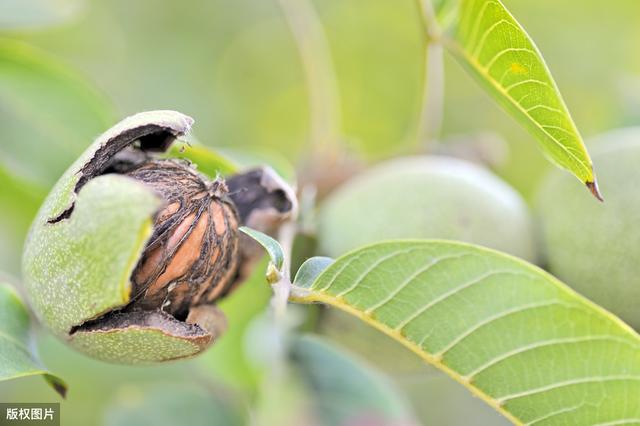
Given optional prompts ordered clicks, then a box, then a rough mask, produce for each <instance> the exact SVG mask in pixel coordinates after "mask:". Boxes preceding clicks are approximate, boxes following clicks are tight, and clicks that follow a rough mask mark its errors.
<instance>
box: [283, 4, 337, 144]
mask: <svg viewBox="0 0 640 426" xmlns="http://www.w3.org/2000/svg"><path fill="white" fill-rule="evenodd" d="M278 2H279V4H280V7H281V9H282V11H283V13H284V16H285V19H286V21H287V23H288V25H289V28H290V30H291V33H292V35H293V39H294V41H295V43H296V46H297V48H298V52H299V54H300V59H301V61H302V66H303V70H304V74H305V79H306V84H307V89H308V91H309V109H310V114H311V117H310V141H311V144H312V146H313V147H315V148H317V149H318V148H320V147H322V146H329V147H336V146H337V145H338V142H339V139H340V135H341V128H342V124H341V114H340V95H339V91H338V84H337V79H336V76H335V72H334V68H333V62H332V60H331V53H330V49H329V43H328V42H327V38H326V35H325V32H324V29H323V27H322V24H321V22H320V18H319V17H318V15H317V13H316V11H315V10H314V8H313V5H312V4H311V2H310V1H309V0H278Z"/></svg>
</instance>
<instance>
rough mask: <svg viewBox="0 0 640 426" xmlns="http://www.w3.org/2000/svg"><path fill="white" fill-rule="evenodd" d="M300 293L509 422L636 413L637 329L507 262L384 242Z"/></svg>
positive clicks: (472, 250) (579, 420)
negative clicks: (365, 328)
mask: <svg viewBox="0 0 640 426" xmlns="http://www.w3.org/2000/svg"><path fill="white" fill-rule="evenodd" d="M304 290H306V294H305V292H304ZM304 290H302V289H298V291H294V292H293V294H294V297H293V300H294V301H299V302H303V303H313V302H321V303H326V304H328V305H332V306H335V307H337V308H339V309H342V310H344V311H346V312H348V313H350V314H352V315H354V316H356V317H358V318H360V319H362V320H363V321H365V322H366V323H368V324H370V325H371V326H373V327H376V328H377V329H379V330H381V331H382V332H384V333H386V334H387V335H389V336H390V337H392V338H394V339H396V340H397V341H398V342H400V343H401V344H403V345H405V346H406V347H407V348H409V349H411V350H412V351H414V352H415V353H416V354H417V355H419V356H420V357H422V358H423V359H424V360H425V361H427V362H429V363H431V364H433V365H435V366H436V367H438V368H440V369H441V370H443V371H444V372H446V373H447V374H448V375H450V376H451V377H452V378H454V379H455V380H457V381H458V382H460V383H462V384H463V385H464V386H466V387H467V388H468V389H469V390H470V391H471V392H473V393H474V394H475V395H476V396H478V397H480V398H481V399H482V400H484V401H485V402H486V403H487V404H489V405H490V406H492V407H493V408H495V409H496V410H497V411H499V412H500V413H502V414H503V415H505V416H506V417H507V418H509V419H510V420H511V421H513V422H514V423H516V424H542V423H543V421H544V424H596V423H598V424H600V423H601V424H626V423H631V422H632V420H633V419H635V420H636V421H637V419H639V418H640V405H638V401H640V337H639V336H638V335H637V334H636V333H635V332H634V331H633V330H632V329H631V328H630V327H629V326H627V325H626V324H624V323H623V322H622V321H620V320H619V319H618V318H616V317H614V316H613V315H611V314H610V313H608V312H606V311H605V310H603V309H602V308H600V307H598V306H596V305H595V304H593V303H591V302H590V301H588V300H586V299H584V298H583V297H581V296H580V295H578V294H576V293H575V292H573V291H572V290H571V289H569V288H568V287H566V286H565V285H563V284H562V283H560V282H559V281H558V280H557V279H555V278H554V277H552V276H550V275H549V274H547V273H546V272H544V271H542V270H541V269H538V268H537V267H535V266H533V265H530V264H528V263H525V262H523V261H521V260H519V259H517V258H514V257H511V256H508V255H505V254H502V253H499V252H496V251H493V250H489V249H485V248H482V247H478V246H472V245H468V244H463V243H455V242H446V241H437V240H431V241H428V240H427V241H417V240H414V241H411V240H407V241H395V242H393V241H392V242H386V243H379V244H375V245H371V246H367V247H364V248H362V249H359V250H356V251H353V252H351V253H349V254H347V255H345V256H343V257H341V258H339V259H337V260H336V262H335V263H333V264H332V265H331V266H329V267H328V268H327V269H326V270H324V271H323V272H322V273H321V274H320V275H319V276H318V278H317V279H316V280H315V281H313V282H312V283H311V284H310V285H308V286H307V288H306V289H304Z"/></svg>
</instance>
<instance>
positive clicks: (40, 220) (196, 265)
mask: <svg viewBox="0 0 640 426" xmlns="http://www.w3.org/2000/svg"><path fill="white" fill-rule="evenodd" d="M192 122H193V120H192V119H191V118H189V117H187V116H185V115H182V114H180V113H177V112H174V111H152V112H147V113H140V114H136V115H135V116H132V117H129V118H127V119H125V120H123V121H122V122H120V123H118V124H117V125H116V126H114V127H113V128H112V129H110V130H109V131H107V132H106V133H105V134H103V135H102V136H100V137H99V138H98V140H97V141H96V142H95V143H94V144H93V145H92V146H91V147H90V148H89V149H88V150H87V151H86V152H85V153H84V154H83V155H82V156H81V157H80V158H79V159H78V160H77V161H76V163H75V164H74V165H72V166H71V167H70V169H69V170H68V171H67V172H66V173H65V174H64V175H63V176H62V177H61V179H60V181H59V182H58V183H57V184H56V186H55V187H54V188H53V190H52V192H51V193H50V194H49V196H48V197H47V200H46V201H45V203H44V205H43V206H42V208H41V210H40V212H39V213H38V216H37V218H36V220H35V221H34V223H33V225H32V228H31V231H30V234H29V237H28V239H27V241H26V243H25V251H24V256H23V276H24V279H25V285H26V289H27V292H28V295H29V298H30V300H31V305H32V307H33V310H34V312H35V313H36V315H37V316H38V317H39V319H40V320H41V322H42V323H43V324H44V325H46V326H47V327H49V328H50V329H51V330H52V331H53V332H54V333H55V334H56V335H57V336H58V337H60V338H61V339H63V340H65V341H66V342H68V343H69V344H70V345H71V346H73V347H74V348H76V349H78V350H80V351H82V352H84V353H86V354H88V355H91V356H94V357H96V358H100V359H102V360H106V361H110V362H117V363H127V364H137V363H149V362H159V361H166V360H171V359H178V358H184V357H190V356H194V355H196V354H197V353H200V352H201V351H203V350H204V349H206V348H207V347H208V346H209V345H211V343H213V342H214V341H215V340H216V339H217V338H218V337H219V336H220V335H221V334H222V333H223V331H224V330H225V328H226V319H225V317H224V315H223V314H222V312H221V311H220V310H219V309H218V308H217V302H218V301H219V300H220V298H222V297H225V296H228V295H229V294H230V293H231V291H232V289H233V288H236V287H237V286H238V284H239V283H240V282H242V281H243V280H244V279H245V278H246V277H247V276H248V271H249V270H250V268H251V265H253V264H254V263H255V262H256V259H258V258H259V257H260V255H261V253H260V252H256V251H255V247H253V245H252V244H253V242H251V241H247V240H244V239H243V238H241V237H240V235H239V232H238V227H239V226H240V225H249V226H252V227H254V228H256V229H259V230H261V231H264V232H275V231H277V228H278V226H279V225H280V224H281V223H282V222H283V221H285V220H288V219H289V218H291V216H292V215H294V214H295V210H296V201H295V195H294V193H293V190H292V189H291V187H290V186H289V185H287V184H286V183H285V182H284V181H282V179H280V178H279V176H278V175H277V174H276V173H275V172H274V171H273V170H271V169H270V168H269V167H259V168H256V169H252V170H248V171H245V172H242V173H238V174H237V175H232V176H230V177H228V179H227V180H226V182H225V179H222V178H220V177H218V178H213V179H212V178H209V177H207V176H204V175H202V174H200V173H198V171H197V169H196V167H195V165H193V164H191V163H189V162H188V161H185V160H176V159H162V158H160V157H159V155H158V154H159V153H160V154H161V153H163V152H165V151H166V150H167V149H168V148H169V147H170V145H171V144H172V143H173V142H174V141H175V139H176V138H177V137H179V136H181V135H183V134H185V133H186V132H188V131H189V129H190V126H191V124H192Z"/></svg>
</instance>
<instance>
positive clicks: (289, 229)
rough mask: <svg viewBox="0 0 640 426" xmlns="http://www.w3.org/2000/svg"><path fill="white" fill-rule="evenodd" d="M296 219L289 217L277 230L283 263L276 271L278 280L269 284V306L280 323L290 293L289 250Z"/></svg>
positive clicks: (291, 244) (295, 227)
mask: <svg viewBox="0 0 640 426" xmlns="http://www.w3.org/2000/svg"><path fill="white" fill-rule="evenodd" d="M296 229H297V226H296V220H295V219H291V220H289V221H287V222H286V223H284V224H283V225H282V226H281V227H280V231H279V232H278V242H279V243H280V245H281V246H282V251H283V254H284V264H283V266H282V270H281V271H277V273H278V280H277V281H276V282H275V283H274V284H272V285H271V288H272V289H273V297H272V298H271V307H272V308H273V312H274V317H275V320H276V322H278V323H282V322H283V321H284V320H285V317H286V313H287V302H288V301H289V294H291V286H292V284H291V251H292V248H293V240H294V238H295V235H296Z"/></svg>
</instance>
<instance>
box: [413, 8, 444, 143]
mask: <svg viewBox="0 0 640 426" xmlns="http://www.w3.org/2000/svg"><path fill="white" fill-rule="evenodd" d="M417 3H418V7H419V9H420V11H421V16H422V19H421V22H422V25H423V26H424V30H425V39H426V48H425V63H424V79H423V82H424V83H423V91H422V107H421V110H420V115H419V118H418V126H417V132H416V133H417V134H416V138H417V142H418V146H419V147H420V151H428V150H429V146H430V145H431V144H432V143H433V142H434V141H435V140H436V139H437V138H438V136H439V134H440V129H441V127H442V116H443V109H444V57H443V49H442V43H441V38H442V34H441V30H440V26H439V25H438V21H437V19H436V16H435V11H434V9H433V5H432V4H431V1H430V0H417Z"/></svg>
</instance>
